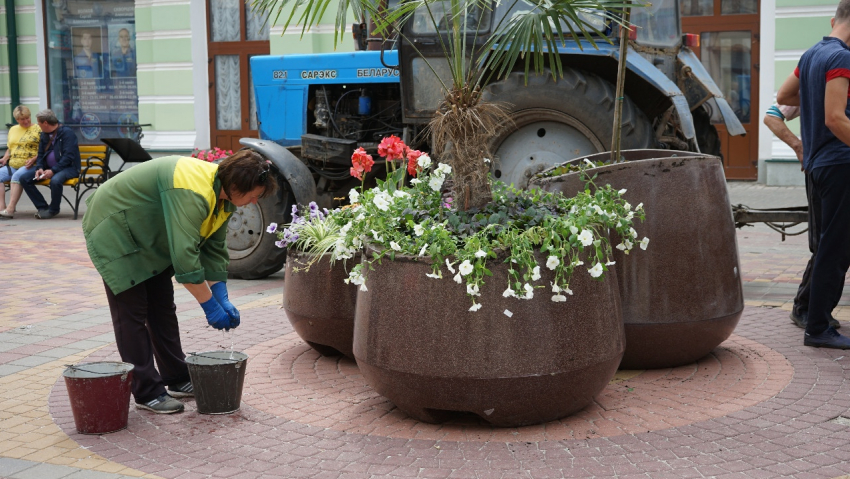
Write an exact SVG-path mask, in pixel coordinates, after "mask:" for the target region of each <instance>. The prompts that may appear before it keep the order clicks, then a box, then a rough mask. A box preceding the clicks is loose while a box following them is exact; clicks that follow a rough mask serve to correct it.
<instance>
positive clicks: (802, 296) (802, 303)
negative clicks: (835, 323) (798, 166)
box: [794, 173, 850, 316]
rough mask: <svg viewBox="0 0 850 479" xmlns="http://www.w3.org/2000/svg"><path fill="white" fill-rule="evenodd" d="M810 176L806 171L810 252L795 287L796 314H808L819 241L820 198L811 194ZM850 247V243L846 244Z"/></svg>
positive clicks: (842, 280) (842, 281) (842, 285)
mask: <svg viewBox="0 0 850 479" xmlns="http://www.w3.org/2000/svg"><path fill="white" fill-rule="evenodd" d="M812 189H813V186H812V178H811V175H810V174H809V173H806V201H807V202H808V204H809V251H811V252H812V256H811V258H809V262H808V263H806V270H805V271H803V280H802V281H801V282H800V287H799V288H797V296H795V297H794V313H796V314H797V315H798V316H801V315H803V314H808V311H809V294H810V292H811V286H812V268H813V267H814V264H815V255H816V254H817V252H818V241H820V215H821V206H820V198H817V197H816V196H815V195H813V194H812ZM848 247H850V245H848ZM841 289H842V290H843V289H844V278H841ZM836 306H838V303H835V304H833V305H832V308H831V309H830V312H831V311H832V310H833V309H835V307H836Z"/></svg>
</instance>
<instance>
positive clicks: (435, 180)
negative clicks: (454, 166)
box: [428, 176, 445, 191]
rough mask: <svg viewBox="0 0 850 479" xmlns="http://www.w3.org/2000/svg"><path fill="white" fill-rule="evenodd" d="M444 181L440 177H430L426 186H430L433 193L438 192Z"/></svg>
mask: <svg viewBox="0 0 850 479" xmlns="http://www.w3.org/2000/svg"><path fill="white" fill-rule="evenodd" d="M444 180H445V178H444V177H442V176H432V177H431V179H429V180H428V186H430V187H431V189H432V190H434V191H440V188H442V187H443V181H444Z"/></svg>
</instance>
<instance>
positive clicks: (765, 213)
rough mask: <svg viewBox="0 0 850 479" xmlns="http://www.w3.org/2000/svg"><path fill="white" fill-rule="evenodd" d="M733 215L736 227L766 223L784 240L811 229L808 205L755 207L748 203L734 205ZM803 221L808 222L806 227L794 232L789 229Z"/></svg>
mask: <svg viewBox="0 0 850 479" xmlns="http://www.w3.org/2000/svg"><path fill="white" fill-rule="evenodd" d="M732 217H733V219H734V220H735V227H736V228H742V227H744V226H753V223H764V224H766V225H767V226H768V227H769V228H770V229H772V230H774V231H776V232H777V233H779V234H781V235H782V241H785V237H786V236H797V235H801V234H803V233H805V232H806V231H808V230H809V228H808V222H809V207H808V206H792V207H790V208H765V209H753V208H750V207H749V206H746V205H740V204H739V205H732ZM802 223H807V225H806V227H805V228H803V229H802V230H800V231H794V232H789V231H788V229H789V228H794V227H795V226H798V225H800V224H802Z"/></svg>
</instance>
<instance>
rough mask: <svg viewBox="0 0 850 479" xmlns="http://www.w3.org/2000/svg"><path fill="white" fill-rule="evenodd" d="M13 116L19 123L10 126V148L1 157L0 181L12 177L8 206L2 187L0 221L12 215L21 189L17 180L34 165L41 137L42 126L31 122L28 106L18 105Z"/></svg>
mask: <svg viewBox="0 0 850 479" xmlns="http://www.w3.org/2000/svg"><path fill="white" fill-rule="evenodd" d="M12 115H13V116H14V117H15V121H17V122H18V124H17V125H15V126H13V127H12V128H10V129H9V139H8V142H7V145H8V147H9V148H8V149H6V154H5V155H3V158H0V183H5V182H7V181H10V180H11V191H12V194H11V195H10V196H9V205H8V206H7V205H6V190H5V188H4V189H3V190H2V194H0V220H10V219H12V217H14V216H15V206H16V205H17V204H18V200H19V199H21V193H23V191H24V187H23V186H21V183H20V181H18V179H19V178H20V177H21V175H23V174H24V173H26V172H28V171H30V170H31V169H33V168H34V167H35V166H34V165H35V158H36V156H38V140H39V139H40V137H41V128H39V127H38V125H37V124H36V125H34V124H33V122H32V118H31V117H30V109H29V108H27V107H25V106H24V105H18V106H16V107H15V110H14V111H13V112H12Z"/></svg>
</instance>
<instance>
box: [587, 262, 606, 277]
mask: <svg viewBox="0 0 850 479" xmlns="http://www.w3.org/2000/svg"><path fill="white" fill-rule="evenodd" d="M587 272H588V273H590V276H591V277H593V278H598V277H600V276H602V263H596V264H595V265H593V267H592V268H590V269H589V270H587Z"/></svg>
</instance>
